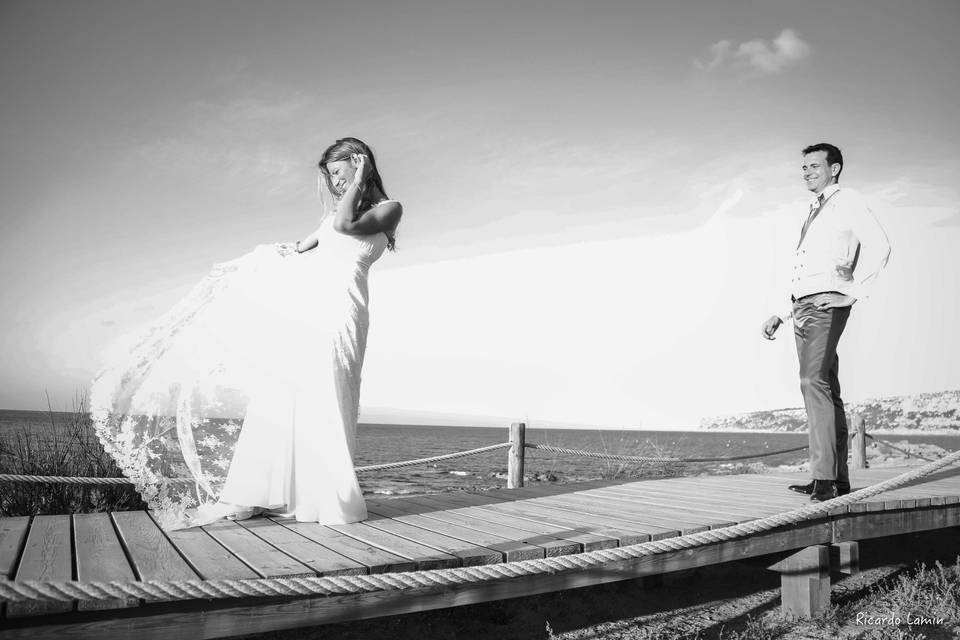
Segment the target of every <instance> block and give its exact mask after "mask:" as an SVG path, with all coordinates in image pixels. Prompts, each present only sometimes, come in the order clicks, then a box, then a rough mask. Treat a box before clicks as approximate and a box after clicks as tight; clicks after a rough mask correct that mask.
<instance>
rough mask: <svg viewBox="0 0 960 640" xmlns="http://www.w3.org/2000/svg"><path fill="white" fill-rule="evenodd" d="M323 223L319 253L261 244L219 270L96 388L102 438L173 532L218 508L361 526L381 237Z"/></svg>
mask: <svg viewBox="0 0 960 640" xmlns="http://www.w3.org/2000/svg"><path fill="white" fill-rule="evenodd" d="M332 223H333V216H332V215H328V216H326V217H325V218H324V219H323V220H322V221H321V223H320V227H319V229H318V230H317V232H316V238H317V240H318V246H317V247H316V248H315V249H313V250H311V251H308V252H305V253H302V254H293V255H288V256H281V255H280V254H279V252H278V251H277V248H276V246H274V245H261V246H259V247H257V248H256V249H255V250H254V251H252V252H250V253H248V254H246V255H244V256H242V257H240V258H238V259H236V260H233V261H231V262H226V263H222V264H218V265H215V266H214V268H213V270H212V271H211V272H210V274H209V275H207V276H206V277H205V278H204V279H203V280H202V281H201V282H200V283H199V284H198V285H196V287H194V289H193V290H192V291H191V292H190V293H189V294H188V295H187V297H186V298H184V299H183V300H181V301H180V302H179V303H178V304H177V305H176V306H175V307H174V308H173V309H172V310H170V311H169V312H168V313H167V314H166V315H165V316H164V317H163V318H161V319H160V320H159V321H158V322H156V323H155V324H154V325H152V326H151V327H150V328H149V329H148V330H147V331H145V332H144V333H142V334H139V335H137V336H134V337H133V338H132V339H127V340H125V341H123V342H121V343H118V344H117V345H115V346H114V349H113V354H112V355H110V354H108V355H107V358H106V363H105V366H104V367H103V369H102V370H101V372H100V374H99V375H98V376H97V378H96V380H95V381H94V383H93V386H92V389H91V394H90V400H91V414H92V417H93V419H94V425H95V428H96V431H97V435H98V436H99V438H100V441H101V442H102V443H103V446H104V447H105V449H106V450H107V451H108V452H109V453H110V454H111V455H112V456H113V458H114V459H115V460H116V462H117V464H118V466H119V467H120V469H121V470H122V471H123V472H124V474H125V475H126V476H128V477H129V478H130V479H131V480H133V481H134V483H135V484H136V487H137V489H138V491H140V493H141V495H142V496H143V498H144V500H145V501H146V502H147V504H148V506H149V507H150V509H151V511H152V512H153V513H154V517H155V518H156V520H157V522H158V523H159V524H160V525H161V526H162V527H163V528H165V529H177V528H182V527H186V526H191V524H192V523H195V522H197V520H196V519H195V518H196V513H197V511H196V510H197V508H198V507H199V508H200V510H201V511H203V509H204V508H207V509H209V507H210V506H211V505H213V504H215V503H217V502H218V501H219V502H221V503H230V504H233V505H241V506H244V507H262V508H265V509H272V510H275V511H280V512H286V513H287V514H289V515H291V516H294V517H296V519H297V520H299V521H313V522H320V523H324V524H335V523H347V522H356V521H359V520H363V519H364V518H365V517H366V515H367V511H366V505H365V503H364V500H363V495H362V493H361V490H360V486H359V484H358V482H357V477H356V474H355V472H354V470H353V462H352V454H353V447H354V441H355V436H356V425H357V412H358V408H359V393H360V371H361V367H362V365H363V356H364V350H365V348H366V339H367V327H368V309H367V303H368V293H367V273H368V270H369V269H370V267H371V265H372V264H373V263H374V262H375V261H376V260H377V259H378V258H379V257H380V256H381V255H382V254H383V252H384V250H385V248H386V247H387V244H388V239H387V236H386V235H385V234H383V233H379V234H376V235H369V236H349V235H344V234H341V233H338V232H336V231H335V230H334V229H333V224H332Z"/></svg>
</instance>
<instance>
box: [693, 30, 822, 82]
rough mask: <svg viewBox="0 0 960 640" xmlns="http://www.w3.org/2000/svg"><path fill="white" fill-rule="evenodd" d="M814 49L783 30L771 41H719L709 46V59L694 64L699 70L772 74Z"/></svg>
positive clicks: (795, 62) (807, 54) (795, 34)
mask: <svg viewBox="0 0 960 640" xmlns="http://www.w3.org/2000/svg"><path fill="white" fill-rule="evenodd" d="M812 51H813V49H812V48H811V46H810V45H809V44H808V43H807V42H806V41H804V40H803V39H801V38H800V36H799V35H797V33H796V32H795V31H794V30H793V29H784V30H783V31H781V32H780V35H778V36H777V37H776V38H774V39H773V41H772V42H769V41H767V40H762V39H759V38H758V39H756V40H748V41H746V42H741V43H740V44H739V45H736V46H735V45H734V44H733V43H732V42H731V41H729V40H721V41H719V42H717V43H715V44H714V45H712V46H711V47H710V58H709V59H708V60H706V61H703V60H701V59H699V58H697V59H696V60H694V61H693V64H694V66H695V67H696V68H697V69H699V70H701V71H713V70H715V69H718V68H723V67H732V68H735V69H741V70H750V71H753V72H756V73H760V74H762V75H773V74H775V73H779V72H781V71H782V70H783V69H785V68H787V67H789V66H793V65H796V64H798V63H800V62H802V61H803V60H806V59H807V58H809V57H810V54H811V52H812Z"/></svg>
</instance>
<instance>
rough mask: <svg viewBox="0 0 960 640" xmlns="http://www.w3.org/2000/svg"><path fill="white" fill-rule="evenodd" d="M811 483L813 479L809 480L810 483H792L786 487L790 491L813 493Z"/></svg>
mask: <svg viewBox="0 0 960 640" xmlns="http://www.w3.org/2000/svg"><path fill="white" fill-rule="evenodd" d="M813 483H814V481H813V480H811V481H810V484H792V485H790V486H789V487H787V489H790V491H796V492H797V493H803V494H806V495H810V494H811V493H813Z"/></svg>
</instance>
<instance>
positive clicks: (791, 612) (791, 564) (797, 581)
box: [770, 545, 830, 619]
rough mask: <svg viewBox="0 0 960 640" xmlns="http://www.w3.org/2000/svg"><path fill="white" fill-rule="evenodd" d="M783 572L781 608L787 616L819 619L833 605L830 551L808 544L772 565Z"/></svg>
mask: <svg viewBox="0 0 960 640" xmlns="http://www.w3.org/2000/svg"><path fill="white" fill-rule="evenodd" d="M770 569H772V570H773V571H776V572H778V573H779V574H780V600H781V603H780V610H781V611H782V612H783V615H784V616H786V617H787V618H792V619H797V618H815V617H817V616H818V615H820V614H821V613H822V612H823V611H824V610H826V609H827V607H829V606H830V550H829V549H828V548H827V547H826V546H825V545H815V546H812V547H806V548H804V549H801V550H800V551H797V552H796V553H794V554H792V555H789V556H787V557H786V558H784V559H783V560H781V561H780V562H777V563H776V564H773V565H771V566H770Z"/></svg>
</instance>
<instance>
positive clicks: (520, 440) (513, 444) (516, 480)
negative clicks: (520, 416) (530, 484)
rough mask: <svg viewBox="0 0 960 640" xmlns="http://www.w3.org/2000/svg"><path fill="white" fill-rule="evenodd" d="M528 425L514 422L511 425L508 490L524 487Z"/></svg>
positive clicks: (508, 454)
mask: <svg viewBox="0 0 960 640" xmlns="http://www.w3.org/2000/svg"><path fill="white" fill-rule="evenodd" d="M526 431H527V425H526V423H524V422H514V423H513V424H511V425H510V451H509V453H507V489H519V488H520V487H522V486H523V450H524V449H525V448H526V446H525V445H526Z"/></svg>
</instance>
